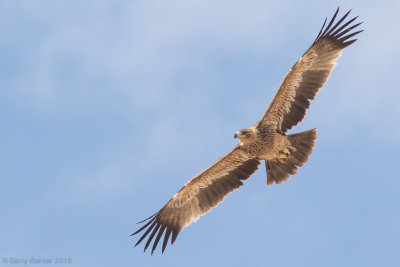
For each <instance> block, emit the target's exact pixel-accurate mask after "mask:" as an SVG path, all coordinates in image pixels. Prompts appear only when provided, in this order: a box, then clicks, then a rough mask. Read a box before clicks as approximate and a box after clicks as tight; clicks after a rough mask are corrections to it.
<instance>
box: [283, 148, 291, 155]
mask: <svg viewBox="0 0 400 267" xmlns="http://www.w3.org/2000/svg"><path fill="white" fill-rule="evenodd" d="M282 152H283V153H284V154H286V156H289V155H290V151H289V150H288V149H287V148H286V147H284V148H283V150H282Z"/></svg>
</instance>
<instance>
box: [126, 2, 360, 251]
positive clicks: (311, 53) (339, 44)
mask: <svg viewBox="0 0 400 267" xmlns="http://www.w3.org/2000/svg"><path fill="white" fill-rule="evenodd" d="M338 12H339V8H338V9H337V10H336V12H335V14H334V15H333V17H332V19H331V20H330V21H329V23H328V24H327V25H326V22H327V19H326V18H325V21H324V23H323V25H322V28H321V30H320V31H319V33H318V35H317V37H316V39H315V40H314V42H313V43H312V45H311V46H310V48H309V49H308V50H307V51H306V52H305V53H304V54H303V56H302V57H300V59H299V60H298V61H297V62H296V64H294V65H293V67H292V68H291V69H290V70H289V72H288V73H287V74H286V76H285V77H284V78H283V81H282V82H281V84H280V86H279V89H278V91H277V92H276V94H275V96H274V98H273V99H272V101H271V103H270V105H269V106H268V108H267V110H266V111H265V113H264V115H263V116H262V118H261V119H260V120H259V121H258V122H257V123H256V124H254V125H253V126H252V127H250V128H248V129H242V130H239V131H237V132H236V133H235V135H234V138H238V139H239V140H238V141H239V142H238V144H237V145H236V146H235V147H234V148H233V149H232V150H231V151H230V152H228V153H227V154H226V155H224V156H222V157H221V158H220V159H218V160H217V161H216V162H215V163H213V164H212V165H211V166H209V167H208V168H207V169H205V170H204V171H202V172H201V173H199V174H197V175H196V176H194V177H193V178H192V179H191V180H189V182H187V183H186V184H185V185H184V186H183V187H182V188H181V189H180V190H179V192H178V193H176V194H175V195H174V196H173V197H172V198H171V200H169V201H168V202H167V204H166V205H165V206H164V207H163V208H161V209H160V210H159V211H158V212H157V213H155V214H154V215H152V216H150V217H149V218H147V219H145V220H143V221H141V222H139V223H144V225H143V226H142V227H141V228H140V229H138V230H137V231H136V232H134V233H133V234H132V235H136V234H138V233H140V232H142V231H144V233H143V234H142V236H141V237H140V238H139V240H138V241H137V243H136V245H135V246H137V245H138V244H139V243H141V242H142V241H143V240H144V239H145V238H146V237H148V238H147V242H146V244H145V246H144V251H146V249H147V248H148V247H149V245H150V244H151V242H152V241H153V240H154V242H153V245H152V249H151V254H153V252H154V251H155V249H156V247H157V245H158V243H159V241H160V240H161V239H162V237H163V234H164V239H163V241H162V253H164V250H165V248H166V246H167V244H168V240H169V239H170V237H171V244H173V243H174V242H175V240H176V238H177V236H178V234H179V233H180V231H181V230H182V229H183V228H184V227H186V226H188V225H189V224H191V223H192V222H194V221H197V220H198V218H199V217H200V216H201V215H203V214H205V213H207V212H209V211H210V210H211V209H212V208H213V207H215V206H217V205H218V203H220V202H221V201H223V199H224V198H225V196H226V195H227V194H229V193H230V192H232V191H233V190H235V189H237V188H239V187H241V186H242V185H243V182H242V181H243V180H246V179H248V178H249V177H250V176H251V175H252V174H253V173H254V172H255V171H256V170H257V168H258V166H259V164H260V163H261V162H262V161H264V163H265V167H266V172H267V185H268V186H270V185H272V184H273V183H276V184H280V183H282V182H283V181H286V180H288V179H289V176H290V175H294V174H296V173H297V169H298V168H299V167H301V166H303V164H304V163H306V162H307V160H308V156H309V155H310V154H311V153H312V149H313V147H314V145H315V140H316V138H317V131H316V129H312V130H308V131H305V132H300V133H295V134H286V132H287V131H288V130H290V129H291V128H292V127H293V126H296V125H297V124H298V123H299V122H300V121H302V120H303V118H304V116H305V113H306V110H307V108H309V106H310V100H312V99H314V97H315V95H316V94H317V92H318V91H319V89H320V88H322V87H323V86H324V84H325V83H326V81H327V80H328V77H329V75H330V73H331V71H332V69H333V68H334V67H335V65H336V60H337V59H338V58H339V56H340V55H341V53H342V50H343V49H344V48H345V47H347V46H349V45H351V44H352V43H354V42H355V41H356V40H357V39H354V38H353V39H352V37H354V36H355V35H357V34H359V33H360V32H362V30H359V31H355V32H354V31H352V30H353V29H355V28H356V27H358V26H359V25H360V24H361V23H355V20H356V19H357V18H358V16H357V17H354V18H352V19H350V20H348V21H347V22H344V21H345V19H346V18H347V17H348V15H349V14H350V12H351V10H350V11H348V12H347V13H346V14H345V15H344V16H343V17H342V18H341V19H339V20H338V21H337V22H336V23H335V20H336V17H337V15H338ZM325 25H326V27H325Z"/></svg>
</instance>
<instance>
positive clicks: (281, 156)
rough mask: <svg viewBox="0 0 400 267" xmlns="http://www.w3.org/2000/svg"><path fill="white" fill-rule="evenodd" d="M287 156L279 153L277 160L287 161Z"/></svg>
mask: <svg viewBox="0 0 400 267" xmlns="http://www.w3.org/2000/svg"><path fill="white" fill-rule="evenodd" d="M287 157H288V155H287V154H284V153H280V154H279V156H278V159H287Z"/></svg>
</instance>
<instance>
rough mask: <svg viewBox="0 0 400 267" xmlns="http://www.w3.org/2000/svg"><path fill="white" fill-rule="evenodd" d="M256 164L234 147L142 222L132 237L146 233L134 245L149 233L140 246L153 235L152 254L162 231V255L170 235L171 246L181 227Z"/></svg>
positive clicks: (257, 162)
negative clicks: (142, 224) (143, 223)
mask: <svg viewBox="0 0 400 267" xmlns="http://www.w3.org/2000/svg"><path fill="white" fill-rule="evenodd" d="M259 164H260V162H259V160H258V159H257V158H249V157H248V156H247V155H246V154H245V153H244V152H243V151H242V150H240V149H239V148H238V146H236V147H235V148H234V149H233V150H232V151H230V152H229V153H228V154H226V155H225V156H223V157H222V158H220V159H219V160H218V161H216V162H215V163H214V164H213V165H211V166H210V167H209V168H207V169H206V170H204V171H203V172H201V173H200V174H198V175H197V176H195V177H194V178H192V179H191V180H190V181H189V182H188V183H187V184H186V185H185V186H184V187H182V189H181V190H180V191H179V192H178V193H177V194H175V196H173V198H172V199H171V200H170V201H169V202H168V203H167V204H166V205H165V206H164V207H163V208H162V209H161V210H160V211H159V212H157V213H156V214H154V215H153V216H151V217H149V218H147V219H146V220H144V221H142V222H145V221H146V224H145V225H144V226H143V227H142V228H140V229H139V230H137V231H136V232H135V233H133V234H132V235H135V234H137V233H139V232H141V231H143V230H146V231H145V232H144V234H143V235H142V236H141V238H140V239H139V241H138V242H137V243H136V245H135V246H137V245H138V244H139V243H140V242H142V241H143V239H145V238H146V236H147V235H148V234H150V236H149V238H148V239H147V242H146V245H145V247H144V250H145V251H146V249H147V247H148V246H149V245H150V243H151V241H152V240H153V238H154V236H156V238H155V240H154V242H153V247H152V250H151V253H152V254H153V252H154V250H155V249H156V247H157V244H158V242H159V241H160V239H161V237H162V235H163V234H164V231H165V236H164V241H163V246H162V252H164V250H165V247H166V246H167V243H168V239H169V237H170V235H171V234H172V239H171V244H173V243H174V242H175V239H176V237H177V236H178V234H179V232H180V231H181V230H182V228H183V227H185V226H188V225H189V224H190V223H192V222H193V221H196V220H197V219H198V218H199V217H200V216H201V215H203V214H205V213H206V212H208V211H210V209H211V208H213V207H215V206H216V205H217V204H218V203H219V202H221V201H222V200H223V199H224V197H225V196H226V195H227V194H228V193H230V192H232V191H233V190H234V189H236V188H239V187H240V186H242V185H243V183H242V181H241V180H245V179H247V178H249V177H250V175H251V174H253V173H254V172H255V171H256V170H257V168H258V165H259ZM142 222H141V223H142Z"/></svg>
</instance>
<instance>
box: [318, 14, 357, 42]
mask: <svg viewBox="0 0 400 267" xmlns="http://www.w3.org/2000/svg"><path fill="white" fill-rule="evenodd" d="M339 9H340V8H339V7H338V8H337V9H336V11H335V14H334V15H333V16H332V18H331V20H330V21H329V23H328V25H327V26H326V27H325V24H326V21H327V20H326V19H325V21H324V24H323V25H322V28H321V30H320V32H319V33H318V36H317V38H316V40H315V41H314V44H315V43H316V42H318V41H319V40H321V39H325V38H329V39H330V40H332V41H334V42H335V43H336V45H337V46H338V48H345V47H346V46H349V45H350V44H352V43H354V42H355V41H356V40H357V39H353V40H350V41H347V42H346V40H348V39H349V38H351V37H353V36H355V35H357V34H359V33H360V32H362V30H361V31H357V32H353V33H352V32H351V31H352V30H353V29H355V28H357V27H358V26H359V25H361V24H362V22H359V23H357V24H353V22H354V21H355V20H356V19H357V18H358V16H356V17H354V18H351V19H349V20H347V22H344V21H345V19H346V18H347V16H348V15H349V14H350V12H351V11H352V9H350V10H349V11H347V12H346V14H344V15H343V16H342V17H341V18H340V19H339V20H338V21H337V22H336V23H335V24H334V22H335V19H336V17H337V15H338V13H339ZM333 24H334V25H333ZM349 32H350V34H349Z"/></svg>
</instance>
